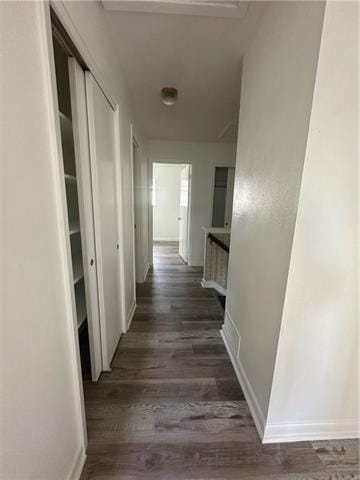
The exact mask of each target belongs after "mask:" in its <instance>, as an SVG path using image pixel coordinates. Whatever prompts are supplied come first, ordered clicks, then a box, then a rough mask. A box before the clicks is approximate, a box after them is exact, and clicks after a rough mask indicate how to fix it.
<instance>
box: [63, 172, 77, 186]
mask: <svg viewBox="0 0 360 480" xmlns="http://www.w3.org/2000/svg"><path fill="white" fill-rule="evenodd" d="M65 181H66V183H74V184H76V177H75V176H74V175H69V174H68V173H65Z"/></svg>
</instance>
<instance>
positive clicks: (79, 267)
mask: <svg viewBox="0 0 360 480" xmlns="http://www.w3.org/2000/svg"><path fill="white" fill-rule="evenodd" d="M73 274H74V285H75V283H77V282H78V281H79V280H81V279H82V278H83V277H84V268H83V261H82V255H81V254H79V255H75V256H74V258H73Z"/></svg>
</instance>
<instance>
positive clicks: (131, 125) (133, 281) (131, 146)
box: [126, 123, 138, 331]
mask: <svg viewBox="0 0 360 480" xmlns="http://www.w3.org/2000/svg"><path fill="white" fill-rule="evenodd" d="M134 142H136V144H137V145H138V142H137V141H136V138H135V133H134V126H133V124H132V123H131V124H130V166H131V172H130V173H131V203H132V208H131V225H132V249H133V256H132V257H133V258H132V260H133V261H132V265H133V278H132V284H133V291H134V295H133V298H132V303H133V306H132V307H131V309H130V312H133V311H135V308H136V260H135V256H136V255H137V249H136V234H135V228H134V225H135V185H134V147H133V144H134ZM131 320H132V316H131V317H130V318H129V321H127V325H126V331H127V330H128V329H129V327H130V323H131Z"/></svg>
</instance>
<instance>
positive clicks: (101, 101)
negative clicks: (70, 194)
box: [85, 72, 121, 370]
mask: <svg viewBox="0 0 360 480" xmlns="http://www.w3.org/2000/svg"><path fill="white" fill-rule="evenodd" d="M85 75H86V96H87V106H88V123H89V138H90V160H91V177H92V187H93V203H94V224H95V245H96V258H97V273H98V286H99V305H100V327H101V347H102V358H103V369H104V370H109V369H110V362H111V359H112V357H113V355H114V352H115V349H116V346H117V344H118V342H119V339H120V334H121V326H120V325H121V323H120V308H119V307H120V291H119V282H118V280H119V272H118V268H119V265H118V255H117V249H118V233H117V232H118V225H117V204H116V189H115V187H116V186H115V161H116V157H115V112H114V110H113V109H112V107H111V105H110V103H109V102H108V100H107V98H106V97H105V95H104V94H103V92H102V91H101V89H100V87H99V86H98V84H97V83H96V81H95V79H94V77H93V76H92V75H91V73H90V72H86V74H85Z"/></svg>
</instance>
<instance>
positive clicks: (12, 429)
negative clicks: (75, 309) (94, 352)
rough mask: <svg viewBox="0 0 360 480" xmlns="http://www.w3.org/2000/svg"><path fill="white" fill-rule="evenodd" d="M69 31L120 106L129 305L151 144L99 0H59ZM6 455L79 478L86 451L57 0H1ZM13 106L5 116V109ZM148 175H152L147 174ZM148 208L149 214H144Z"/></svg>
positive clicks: (16, 469) (12, 465) (6, 468)
mask: <svg viewBox="0 0 360 480" xmlns="http://www.w3.org/2000/svg"><path fill="white" fill-rule="evenodd" d="M53 5H54V7H55V8H56V11H57V13H58V14H59V15H60V17H61V20H62V21H63V23H64V25H65V27H66V28H67V30H68V33H69V34H70V36H71V37H72V38H73V40H74V41H75V44H76V45H77V47H78V48H79V50H80V51H81V53H82V55H83V57H84V59H85V61H86V62H87V64H88V66H89V67H90V69H91V70H92V72H93V73H94V75H95V77H96V78H97V80H98V81H99V83H100V84H101V86H102V88H103V89H104V91H105V92H106V94H107V95H108V96H109V97H110V98H111V99H112V101H113V102H114V103H119V104H120V106H121V122H120V123H121V124H120V143H121V165H120V171H121V173H122V184H123V200H124V215H125V222H124V232H125V237H124V249H125V260H126V264H125V279H126V313H128V312H130V311H131V308H132V305H133V303H134V301H135V290H134V283H133V278H134V271H133V261H132V259H133V223H132V215H131V211H132V195H131V192H132V187H131V185H132V174H131V161H130V159H131V135H130V125H131V123H133V124H134V131H135V132H136V136H137V139H138V142H139V143H140V150H141V156H142V164H143V170H145V172H147V158H146V144H145V142H144V137H143V135H142V132H141V130H140V129H139V126H138V125H137V124H136V122H135V119H134V115H133V114H132V111H131V108H130V106H129V100H128V98H129V95H128V93H127V88H126V85H124V83H123V81H122V72H121V69H120V66H119V65H120V64H119V62H118V59H117V55H116V52H115V51H114V48H113V43H112V40H111V38H110V37H109V34H108V26H107V24H106V22H105V20H104V17H103V12H102V9H101V5H100V4H99V3H98V2H54V4H53ZM0 13H1V29H0V31H1V46H2V57H1V62H2V65H1V67H2V68H1V71H2V75H1V82H2V83H1V88H2V92H1V107H2V117H1V131H2V133H3V132H4V134H3V138H2V142H1V148H2V152H1V161H2V178H1V203H2V218H1V229H2V235H1V237H2V244H1V275H2V299H1V306H2V316H1V320H2V324H1V336H0V338H1V404H0V409H1V410H0V417H1V439H0V440H1V441H0V444H1V448H0V451H1V456H2V458H1V461H0V477H1V478H6V479H7V480H8V479H9V480H10V479H19V478H29V477H31V478H46V479H49V480H52V479H63V478H70V477H71V478H72V476H73V472H74V469H76V468H79V467H80V466H81V465H80V463H77V464H76V462H81V461H82V460H83V453H84V451H83V447H84V445H83V436H82V421H81V410H80V389H79V376H78V372H77V369H76V348H75V345H76V343H75V341H76V337H75V336H74V325H73V318H72V309H71V301H70V288H72V284H70V278H69V276H68V271H67V269H66V267H67V263H66V250H65V235H67V233H66V231H65V223H64V218H63V211H62V204H61V201H60V198H61V197H60V189H61V185H62V182H63V179H62V178H60V176H59V169H58V165H59V163H58V162H59V161H61V160H59V159H58V157H57V153H56V151H55V150H54V135H55V133H54V132H55V131H54V128H55V123H54V118H55V117H54V116H53V114H54V110H53V109H52V96H51V93H52V92H51V90H50V74H49V68H50V63H49V57H48V55H49V54H50V55H52V52H49V49H48V44H47V43H46V41H45V40H44V38H45V34H44V30H45V27H44V24H45V20H46V19H47V20H49V6H48V4H47V3H43V2H1V3H0ZM4 112H6V116H5V115H3V114H4ZM143 181H144V182H146V185H147V179H146V178H145V179H144V180H143ZM146 215H147V212H146V214H145V215H144V217H145V219H146Z"/></svg>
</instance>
